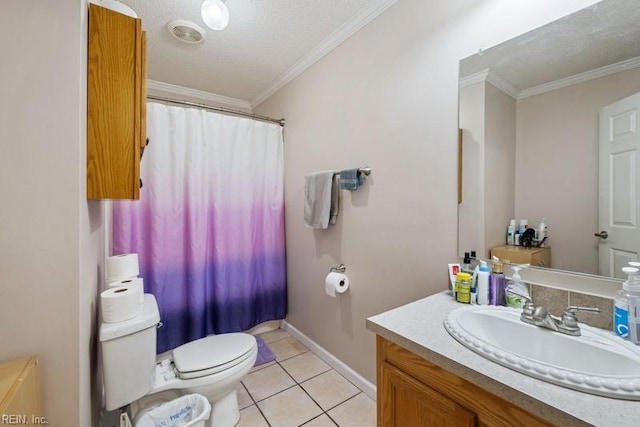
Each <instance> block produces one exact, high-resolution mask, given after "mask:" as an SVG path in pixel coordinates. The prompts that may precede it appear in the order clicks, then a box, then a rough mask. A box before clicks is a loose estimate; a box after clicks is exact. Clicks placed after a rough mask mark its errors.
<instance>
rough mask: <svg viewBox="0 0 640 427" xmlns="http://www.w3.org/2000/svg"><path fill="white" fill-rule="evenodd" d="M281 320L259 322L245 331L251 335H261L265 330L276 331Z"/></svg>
mask: <svg viewBox="0 0 640 427" xmlns="http://www.w3.org/2000/svg"><path fill="white" fill-rule="evenodd" d="M280 322H281V320H267V321H266V322H262V323H260V324H257V325H256V326H254V327H253V328H251V329H249V330H248V331H245V332H246V333H247V334H251V335H260V334H264V333H265V332H269V331H275V330H276V329H278V328H279V327H280Z"/></svg>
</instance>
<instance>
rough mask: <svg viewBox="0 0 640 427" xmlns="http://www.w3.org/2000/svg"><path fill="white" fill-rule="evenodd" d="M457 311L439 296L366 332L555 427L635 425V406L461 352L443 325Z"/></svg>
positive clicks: (639, 415)
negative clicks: (541, 378) (559, 384)
mask: <svg viewBox="0 0 640 427" xmlns="http://www.w3.org/2000/svg"><path fill="white" fill-rule="evenodd" d="M461 306H462V304H458V303H456V302H455V301H454V300H453V299H452V297H451V294H450V293H449V292H441V293H438V294H435V295H432V296H430V297H427V298H424V299H421V300H418V301H415V302H412V303H410V304H407V305H404V306H402V307H398V308H396V309H393V310H390V311H387V312H385V313H382V314H378V315H376V316H373V317H370V318H368V319H367V329H369V330H370V331H372V332H374V333H376V334H378V335H380V336H382V337H384V338H386V339H388V340H389V341H391V342H393V343H395V344H398V345H399V346H401V347H404V348H405V349H407V350H409V351H411V352H413V353H415V354H417V355H419V356H421V357H423V358H424V359H426V360H428V361H430V362H432V363H434V364H436V365H438V366H440V367H442V368H444V369H446V370H448V371H450V372H452V373H454V374H456V375H458V376H459V377H462V378H464V379H466V380H467V381H469V382H471V383H473V384H475V385H477V386H479V387H482V388H483V389H485V390H487V391H489V392H491V393H493V394H495V395H497V396H500V397H502V398H503V399H505V400H507V401H508V402H511V403H512V404H514V405H517V406H518V407H520V408H523V409H525V410H527V411H529V412H531V413H532V414H535V415H537V416H539V417H541V418H543V419H545V420H547V421H549V422H551V423H553V424H556V425H558V426H562V427H565V426H567V427H568V426H584V425H594V426H602V427H605V426H612V427H623V426H629V427H631V426H634V427H635V426H638V425H640V402H634V401H628V400H618V399H610V398H606V397H600V396H595V395H591V394H587V393H582V392H579V391H574V390H571V389H568V388H564V387H560V386H556V385H554V384H550V383H547V382H544V381H540V380H537V379H535V378H531V377H529V376H526V375H523V374H521V373H518V372H516V371H513V370H511V369H508V368H505V367H503V366H501V365H499V364H497V363H494V362H491V361H490V360H488V359H485V358H484V357H482V356H480V355H479V354H477V353H475V352H473V351H471V350H469V349H467V348H466V347H464V346H463V345H462V344H460V343H458V342H457V341H456V340H455V339H453V338H452V337H451V336H450V335H449V333H448V332H447V331H446V330H445V328H444V326H443V320H444V319H445V317H446V316H447V314H448V313H449V312H450V311H451V310H454V309H456V308H459V307H461ZM576 357H580V355H576Z"/></svg>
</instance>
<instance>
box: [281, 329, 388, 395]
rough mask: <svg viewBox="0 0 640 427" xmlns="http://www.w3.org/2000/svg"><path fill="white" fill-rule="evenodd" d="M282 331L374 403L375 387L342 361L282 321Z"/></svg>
mask: <svg viewBox="0 0 640 427" xmlns="http://www.w3.org/2000/svg"><path fill="white" fill-rule="evenodd" d="M281 328H282V329H284V330H285V331H287V332H288V333H289V334H291V336H293V337H294V338H295V339H297V340H298V341H300V342H301V343H302V344H304V345H305V347H307V348H308V349H309V350H311V351H312V352H313V353H314V354H315V355H316V356H318V357H319V358H320V359H322V360H324V361H325V363H327V364H328V365H329V366H331V367H332V368H333V369H335V370H336V371H337V372H338V373H339V374H340V375H342V376H343V377H345V378H346V379H348V380H349V381H351V382H352V383H353V384H354V385H355V386H356V387H358V388H359V389H360V390H362V391H363V392H364V393H365V394H366V395H367V396H369V397H370V398H371V399H373V400H374V401H375V400H376V397H377V391H376V386H375V385H374V384H372V383H371V382H370V381H368V380H367V379H366V378H364V377H363V376H362V375H360V374H359V373H357V372H356V371H354V370H353V369H351V368H350V367H349V366H348V365H347V364H346V363H344V362H343V361H342V360H340V359H338V358H337V357H335V356H334V355H333V354H331V353H329V352H328V351H327V350H325V349H324V348H323V347H321V346H320V345H319V344H318V343H316V342H315V341H313V340H312V339H311V338H309V337H308V336H306V335H305V334H303V333H302V332H300V331H299V330H298V329H296V328H295V327H294V326H291V324H289V323H287V321H286V320H283V321H282V326H281Z"/></svg>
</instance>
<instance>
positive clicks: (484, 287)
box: [477, 261, 490, 305]
mask: <svg viewBox="0 0 640 427" xmlns="http://www.w3.org/2000/svg"><path fill="white" fill-rule="evenodd" d="M489 275H490V272H489V266H487V262H486V261H480V266H479V267H478V296H477V298H478V304H479V305H489Z"/></svg>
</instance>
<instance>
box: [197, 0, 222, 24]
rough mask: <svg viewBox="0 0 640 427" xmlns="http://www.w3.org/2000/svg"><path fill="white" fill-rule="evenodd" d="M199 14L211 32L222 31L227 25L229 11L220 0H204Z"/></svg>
mask: <svg viewBox="0 0 640 427" xmlns="http://www.w3.org/2000/svg"><path fill="white" fill-rule="evenodd" d="M200 12H201V13H202V20H203V21H204V23H205V24H207V27H209V28H211V29H212V30H218V31H220V30H224V29H225V28H226V27H227V25H228V24H229V9H227V5H226V4H224V2H223V1H222V0H204V2H203V3H202V7H201V8H200Z"/></svg>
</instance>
